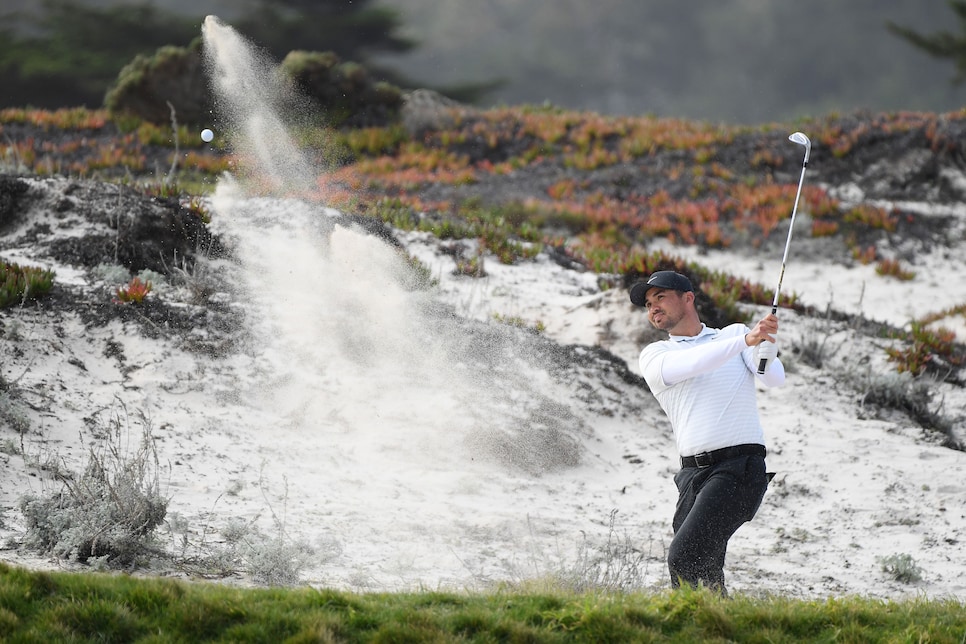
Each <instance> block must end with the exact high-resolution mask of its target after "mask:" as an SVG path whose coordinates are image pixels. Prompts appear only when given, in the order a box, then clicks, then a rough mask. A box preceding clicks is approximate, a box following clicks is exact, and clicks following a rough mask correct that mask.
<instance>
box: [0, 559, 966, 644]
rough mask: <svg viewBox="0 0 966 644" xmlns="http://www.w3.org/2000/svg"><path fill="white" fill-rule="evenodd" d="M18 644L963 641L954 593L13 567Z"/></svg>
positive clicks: (2, 571) (0, 608)
mask: <svg viewBox="0 0 966 644" xmlns="http://www.w3.org/2000/svg"><path fill="white" fill-rule="evenodd" d="M0 637H2V638H3V641H5V642H39V641H45V642H46V641H72V642H86V641H98V642H571V641H573V642H632V641H633V642H663V641H671V642H698V641H710V642H937V643H941V642H949V643H951V644H961V642H963V641H964V638H966V606H964V604H963V603H962V602H958V601H955V600H952V599H946V600H933V601H928V600H926V599H924V598H919V599H914V600H907V601H898V602H897V601H880V600H871V599H861V598H855V597H848V598H841V599H830V600H822V601H807V600H795V599H788V598H766V599H753V598H750V597H746V596H736V597H732V598H731V599H721V598H719V597H717V596H715V595H713V594H711V593H709V592H706V591H704V590H698V591H691V590H681V591H674V592H658V593H644V592H640V593H583V594H572V593H566V592H555V591H539V592H523V591H520V590H515V589H498V590H495V591H493V592H490V593H485V594H476V593H473V594H471V593H459V592H421V593H396V594H390V593H372V594H354V593H349V592H341V591H335V590H325V589H312V588H299V589H286V590H283V589H241V588H233V587H227V586H221V585H216V584H209V583H188V582H182V581H173V580H164V579H137V578H133V577H129V576H122V575H107V574H78V573H64V572H56V573H48V572H31V571H27V570H24V569H21V568H15V567H11V566H8V565H6V564H0Z"/></svg>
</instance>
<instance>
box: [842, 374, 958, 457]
mask: <svg viewBox="0 0 966 644" xmlns="http://www.w3.org/2000/svg"><path fill="white" fill-rule="evenodd" d="M848 381H849V382H851V383H852V384H853V386H854V387H856V389H857V390H858V391H859V393H860V394H861V395H862V404H863V405H868V406H873V407H882V408H886V409H895V410H897V411H900V412H903V413H906V414H908V415H909V417H910V418H911V419H912V420H914V421H915V422H917V423H919V425H920V426H921V427H923V428H925V429H931V430H934V431H937V432H939V433H940V434H942V435H944V437H945V438H944V439H943V444H944V445H945V446H947V447H954V448H955V447H957V445H956V443H955V441H954V439H953V423H952V421H951V420H950V419H949V418H947V417H946V416H944V415H942V414H941V413H940V412H941V405H934V404H933V396H934V394H935V390H936V383H935V381H934V380H933V379H931V378H928V377H918V378H917V377H914V376H913V375H912V374H911V373H909V372H904V373H896V372H891V373H874V372H872V371H868V372H866V373H853V374H850V375H849V377H848Z"/></svg>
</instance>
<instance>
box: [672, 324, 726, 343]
mask: <svg viewBox="0 0 966 644" xmlns="http://www.w3.org/2000/svg"><path fill="white" fill-rule="evenodd" d="M717 332H718V330H717V329H712V328H710V327H708V325H707V324H704V323H703V322H702V323H701V330H700V331H699V332H698V334H697V335H671V334H668V339H670V340H672V341H674V342H689V341H692V340H697V339H698V338H703V337H704V336H706V335H714V334H716V333H717Z"/></svg>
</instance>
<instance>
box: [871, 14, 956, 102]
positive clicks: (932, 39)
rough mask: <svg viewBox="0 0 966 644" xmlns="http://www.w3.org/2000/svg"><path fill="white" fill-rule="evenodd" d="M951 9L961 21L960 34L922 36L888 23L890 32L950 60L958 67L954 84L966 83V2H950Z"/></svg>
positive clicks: (947, 32)
mask: <svg viewBox="0 0 966 644" xmlns="http://www.w3.org/2000/svg"><path fill="white" fill-rule="evenodd" d="M948 2H949V6H950V8H951V9H952V10H953V12H954V13H955V14H956V17H957V18H958V20H959V29H960V31H959V33H958V34H957V33H953V32H950V31H938V32H936V33H933V34H929V35H926V34H921V33H919V32H917V31H915V30H913V29H909V28H908V27H903V26H901V25H897V24H895V23H894V22H891V21H890V22H887V23H886V26H887V28H888V29H889V31H890V32H892V33H894V34H895V35H897V36H899V37H900V38H903V39H905V40H907V41H908V42H910V43H912V44H913V45H914V46H916V47H918V48H919V49H921V50H923V51H924V52H926V53H927V54H929V55H930V56H933V57H935V58H948V59H950V60H952V61H953V63H954V64H955V65H956V76H955V77H954V78H953V83H955V84H957V85H958V84H960V83H963V82H964V81H966V0H948Z"/></svg>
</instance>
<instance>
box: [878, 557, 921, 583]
mask: <svg viewBox="0 0 966 644" xmlns="http://www.w3.org/2000/svg"><path fill="white" fill-rule="evenodd" d="M881 563H882V571H883V572H885V573H887V574H888V575H889V577H890V578H892V579H893V580H895V581H898V582H902V583H904V584H912V583H915V582H917V581H922V568H920V567H919V566H917V565H916V560H915V559H913V558H912V556H911V555H889V556H888V557H883V558H882V559H881Z"/></svg>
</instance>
